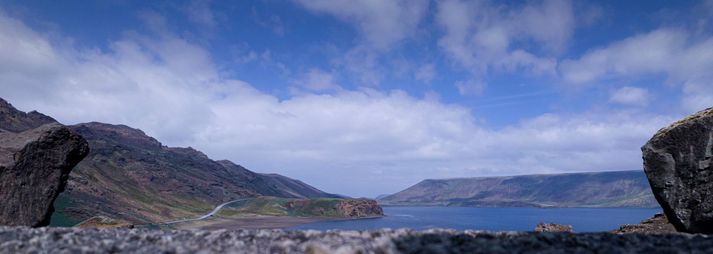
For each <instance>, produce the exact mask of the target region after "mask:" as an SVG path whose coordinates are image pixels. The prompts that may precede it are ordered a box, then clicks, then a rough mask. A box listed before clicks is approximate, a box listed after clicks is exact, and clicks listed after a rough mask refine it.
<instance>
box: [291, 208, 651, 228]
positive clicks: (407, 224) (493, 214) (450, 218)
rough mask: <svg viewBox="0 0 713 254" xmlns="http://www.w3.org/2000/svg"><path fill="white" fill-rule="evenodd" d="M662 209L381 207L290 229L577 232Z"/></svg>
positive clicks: (611, 225)
mask: <svg viewBox="0 0 713 254" xmlns="http://www.w3.org/2000/svg"><path fill="white" fill-rule="evenodd" d="M658 212H661V209H659V208H547V209H543V208H472V207H384V213H385V214H386V216H385V217H383V218H376V219H364V220H344V221H326V222H317V223H312V224H306V225H301V226H297V227H292V228H290V229H300V230H302V229H317V230H329V229H348V230H365V229H379V228H414V229H418V230H424V229H429V228H452V229H459V230H465V229H476V230H493V231H532V230H534V229H535V225H537V223H540V222H554V223H559V224H570V225H572V227H573V228H574V230H575V231H576V232H594V231H608V230H612V229H617V228H619V226H620V225H622V224H634V223H639V222H640V221H641V220H643V219H646V218H650V217H651V216H653V215H654V214H656V213H658Z"/></svg>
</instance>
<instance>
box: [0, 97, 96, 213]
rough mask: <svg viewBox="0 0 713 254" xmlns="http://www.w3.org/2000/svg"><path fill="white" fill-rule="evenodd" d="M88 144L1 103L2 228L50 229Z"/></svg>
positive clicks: (56, 125) (42, 118)
mask: <svg viewBox="0 0 713 254" xmlns="http://www.w3.org/2000/svg"><path fill="white" fill-rule="evenodd" d="M88 152H89V145H88V144H87V141H86V140H84V138H82V137H81V136H79V135H77V134H75V133H74V132H73V131H71V130H70V129H69V128H67V127H64V126H62V125H61V124H59V123H57V122H56V121H54V119H52V118H50V117H47V116H44V115H42V114H40V113H37V112H31V113H29V114H25V113H24V112H20V111H18V110H16V109H15V108H13V107H12V106H11V105H10V104H8V103H7V102H5V101H3V100H2V99H0V200H2V201H1V202H2V205H0V225H12V226H19V225H22V226H32V227H38V226H46V225H48V224H49V221H50V217H51V215H52V212H53V210H54V208H53V205H52V204H53V203H54V201H55V199H56V198H57V196H58V195H59V193H60V192H62V191H63V190H64V187H65V185H66V184H67V179H68V178H69V173H70V172H71V170H72V168H74V166H75V165H77V163H79V162H80V161H81V160H82V159H83V158H84V156H86V155H87V153H88Z"/></svg>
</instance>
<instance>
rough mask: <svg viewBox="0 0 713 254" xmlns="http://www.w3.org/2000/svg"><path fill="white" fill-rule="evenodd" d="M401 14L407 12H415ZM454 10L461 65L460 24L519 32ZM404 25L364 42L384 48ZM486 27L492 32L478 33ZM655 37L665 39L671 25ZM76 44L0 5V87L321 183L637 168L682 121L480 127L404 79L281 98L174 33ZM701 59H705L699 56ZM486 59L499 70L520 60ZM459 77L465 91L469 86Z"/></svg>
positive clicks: (560, 38)
mask: <svg viewBox="0 0 713 254" xmlns="http://www.w3.org/2000/svg"><path fill="white" fill-rule="evenodd" d="M313 3H314V6H311V7H310V8H313V9H315V11H324V12H330V13H331V12H335V13H338V14H340V15H342V14H341V10H339V9H336V7H330V6H331V5H330V3H331V1H330V2H329V3H327V2H313ZM393 4H396V3H395V2H394V3H393ZM443 4H444V5H448V4H453V5H456V6H453V7H447V6H444V7H439V8H443V9H445V8H452V9H453V11H458V10H461V11H472V9H473V8H471V7H468V8H456V7H458V6H457V5H459V4H464V3H461V2H451V1H444V2H443ZM562 4H563V2H559V1H552V2H546V3H545V4H543V5H542V6H539V7H536V8H534V9H530V8H524V9H521V10H516V11H515V14H523V16H524V18H526V17H529V16H534V17H537V16H538V15H545V16H549V14H548V10H550V9H557V8H566V6H565V7H562ZM396 7H398V6H396ZM396 7H394V8H396ZM394 8H391V9H389V10H392V9H394ZM387 9H388V8H387ZM439 10H441V9H439ZM401 11H404V10H401ZM405 11H406V12H407V13H408V14H406V15H407V16H408V15H413V13H414V12H418V11H413V10H405ZM496 13H499V14H498V15H514V14H508V13H501V12H496ZM343 15H346V17H347V18H346V19H348V20H355V22H361V23H364V24H361V23H360V25H359V27H362V26H363V28H360V29H362V30H363V31H362V32H363V33H365V34H369V33H371V32H373V31H372V30H373V29H372V28H371V26H376V25H373V24H369V22H371V21H372V20H371V19H370V17H371V16H369V15H366V14H362V13H361V12H356V13H351V12H350V13H347V14H343ZM483 15H485V14H483ZM409 17H410V16H409ZM457 17H459V16H455V17H453V18H456V20H452V21H446V20H444V21H442V22H444V25H445V26H451V25H452V24H451V23H453V24H456V25H453V26H460V25H464V26H465V27H466V28H465V29H460V28H453V29H450V28H448V29H447V31H448V33H449V34H451V35H452V36H454V37H453V38H450V37H447V38H446V39H444V40H443V41H444V42H442V44H443V45H444V46H443V47H448V48H451V47H452V48H453V50H458V49H459V48H460V50H466V52H471V53H472V54H470V55H468V54H466V58H463V59H456V60H457V61H459V62H461V63H462V64H465V65H468V64H469V63H470V61H473V59H474V58H478V57H480V56H478V55H477V54H475V53H474V52H473V51H471V50H472V49H471V48H470V46H467V47H465V48H461V47H460V46H459V45H460V44H459V43H460V42H461V39H462V38H461V37H459V36H460V35H459V34H460V33H464V36H466V37H467V38H471V39H475V40H476V41H481V42H482V43H484V44H482V45H481V46H484V47H490V46H494V45H495V44H496V43H495V44H491V43H488V42H502V41H500V39H502V40H505V41H509V40H513V39H515V38H514V37H513V36H514V35H513V33H515V31H512V30H511V29H514V28H513V27H514V25H513V24H510V23H506V24H494V25H493V26H492V27H485V28H475V27H474V26H479V25H476V24H472V23H469V22H470V21H468V22H466V23H467V24H460V23H458V22H460V21H459V20H457ZM484 18H485V19H486V20H487V17H484ZM553 18H556V19H557V20H559V19H560V18H563V19H564V20H565V21H567V20H568V19H569V18H568V17H559V16H558V17H553ZM442 19H445V17H442ZM377 21H378V22H379V24H381V23H384V22H386V23H388V22H393V21H390V20H389V19H387V20H377ZM377 21H375V22H377ZM553 22H554V21H553ZM387 27H388V26H387ZM503 29H504V30H503ZM663 33H668V32H663ZM403 36H405V34H397V35H395V36H394V37H393V38H385V39H383V40H382V39H369V40H374V41H371V43H374V45H375V46H377V47H380V46H383V45H387V44H390V43H394V42H395V41H397V40H399V39H401V38H402V37H403ZM480 36H483V38H481V39H479V38H480ZM527 36H528V37H531V38H534V39H536V40H542V41H543V43H545V44H546V45H548V46H547V48H548V49H549V50H552V51H557V50H559V49H560V48H561V47H564V46H565V45H566V43H567V38H568V37H569V34H568V32H565V33H555V34H549V33H544V32H543V33H542V34H540V33H539V32H532V34H528V35H527ZM651 36H654V37H657V36H663V37H665V38H667V37H666V34H662V35H658V34H653V35H651ZM366 37H367V38H369V36H368V35H367V36H366ZM466 37H463V38H466ZM646 38H648V37H647V36H644V37H641V38H634V40H646ZM71 41H72V40H71V38H66V37H65V38H57V37H56V36H53V37H51V36H49V35H47V34H43V33H41V32H38V31H36V30H34V29H32V28H30V27H28V26H27V25H26V24H24V23H23V22H22V21H19V20H17V19H14V18H12V17H9V16H7V15H4V14H1V15H0V45H2V46H1V47H0V84H1V85H0V96H2V97H3V98H5V99H7V100H9V101H10V102H11V103H13V104H15V105H16V106H18V107H19V108H20V109H22V110H26V111H28V110H34V109H36V110H39V111H41V112H43V113H46V114H49V115H52V116H54V117H56V118H57V119H58V120H60V121H61V122H63V123H66V124H74V123H80V122H87V121H101V122H107V123H121V124H127V125H130V126H133V127H137V128H141V129H143V130H144V131H146V132H147V133H148V134H150V135H152V136H155V137H156V138H158V139H159V140H161V141H162V142H164V143H166V144H167V145H173V146H193V147H196V148H198V149H200V150H203V151H205V152H206V153H207V154H208V155H209V156H210V157H212V158H214V159H223V158H226V159H230V160H233V161H234V162H236V163H239V164H242V165H244V166H246V167H248V168H251V169H253V170H256V171H260V172H277V173H282V174H285V175H288V176H291V177H296V178H299V179H302V180H304V181H306V182H308V183H310V184H313V185H315V186H316V187H318V188H321V189H323V190H325V191H329V192H339V193H344V194H347V195H355V196H375V195H377V194H382V193H391V192H394V191H398V190H400V189H403V188H405V187H407V186H409V185H411V184H414V183H416V182H418V181H420V180H422V179H424V178H446V177H464V176H478V175H510V174H525V173H548V172H573V171H600V170H631V169H640V168H641V159H640V153H639V150H638V149H639V145H640V144H643V143H644V142H645V141H646V140H647V139H648V138H649V137H650V136H651V135H652V134H653V133H654V132H655V131H656V130H657V129H658V128H661V127H663V126H665V125H666V124H668V123H669V122H671V121H672V120H673V119H672V118H670V117H664V116H658V115H653V114H648V113H646V112H644V111H640V110H637V109H627V110H624V109H620V110H609V109H607V110H592V111H587V112H584V113H579V114H544V115H540V116H538V117H534V118H531V119H524V120H522V121H521V122H519V123H517V124H512V125H509V126H506V127H503V128H498V129H490V128H485V127H483V126H481V125H479V124H478V122H479V119H475V118H474V117H473V115H472V114H471V111H470V109H468V108H466V107H463V106H459V105H453V104H447V103H443V102H441V101H439V100H436V99H432V98H418V97H414V96H412V95H409V94H407V93H405V92H403V91H400V90H392V91H378V90H374V89H370V88H359V89H355V90H344V89H333V90H332V92H331V93H327V94H322V93H313V92H310V91H323V90H325V89H331V88H334V87H337V86H338V85H337V84H336V81H335V78H334V77H333V76H332V75H331V74H329V73H327V72H324V71H322V70H318V69H312V70H310V71H309V72H307V73H306V74H304V75H302V76H301V77H302V78H296V79H295V80H297V81H296V83H297V84H298V85H300V86H304V87H306V88H307V90H306V91H304V92H301V93H298V94H295V95H293V96H291V97H289V98H286V99H278V98H277V97H276V96H274V95H271V94H269V93H265V92H263V91H260V90H258V89H256V88H255V86H254V85H253V84H249V83H247V82H244V81H241V80H239V79H237V78H235V77H229V76H225V75H224V74H222V73H221V71H220V67H219V66H217V65H216V64H215V62H214V60H213V59H212V57H211V55H210V54H209V53H208V51H207V50H206V49H204V48H203V47H202V46H200V45H197V44H194V43H191V42H189V41H187V40H185V39H184V38H182V37H181V36H179V35H176V34H172V33H169V32H162V33H156V34H142V33H138V32H135V31H127V32H126V33H124V35H123V36H121V38H120V39H118V40H115V41H110V42H108V44H107V45H106V49H98V48H83V47H79V46H76V45H74V44H72V43H71ZM626 43H627V42H623V43H621V44H614V45H613V47H612V49H611V50H616V49H617V48H626ZM679 43H684V44H685V41H684V42H677V40H675V39H672V41H671V42H670V43H669V44H664V46H663V47H670V48H671V50H673V51H680V50H682V49H681V46H680V45H679ZM708 44H709V43H708V42H707V41H706V42H702V43H695V44H692V45H693V47H691V49H689V50H693V51H690V52H688V53H689V54H687V56H688V57H691V58H693V57H694V55H695V53H696V52H695V48H699V47H707V45H708ZM468 45H470V44H468ZM488 45H490V46H488ZM619 45H621V46H619ZM478 47H479V46H478ZM449 52H450V51H449ZM493 52H495V53H497V54H498V56H505V58H506V60H507V61H510V60H512V61H514V62H513V64H516V65H522V64H525V65H531V64H534V65H540V64H539V63H540V61H543V62H545V63H546V62H549V61H550V60H543V59H540V58H539V57H535V56H532V55H531V54H529V53H527V52H520V53H518V51H510V50H505V49H503V50H494V51H493ZM598 52H599V53H598ZM616 53H618V52H609V50H608V49H603V50H602V51H595V52H593V53H591V54H592V56H589V55H587V56H584V57H582V58H581V59H576V60H571V61H570V62H567V63H566V64H565V66H568V67H563V71H564V72H565V73H570V74H571V77H572V78H571V79H572V80H573V82H579V83H583V82H592V81H593V80H596V78H595V77H597V76H598V75H601V73H594V74H587V73H584V74H578V75H574V74H572V73H575V74H576V73H578V72H577V70H578V71H579V73H581V72H583V71H584V70H586V68H583V67H586V66H587V65H588V64H591V63H593V62H598V61H608V59H610V58H613V57H615V56H616V55H617V54H616ZM453 54H454V55H455V54H456V51H453ZM598 55H604V56H606V57H604V59H605V60H599V59H601V57H599V56H598ZM483 57H485V59H491V60H493V59H495V58H496V56H483ZM489 57H492V58H489ZM655 57H656V56H652V58H655ZM471 58H473V59H471ZM508 59H509V60H508ZM527 59H529V60H527ZM696 59H698V60H699V61H702V62H704V63H706V62H707V61H708V60H706V58H705V57H703V56H701V57H699V58H696ZM493 61H495V60H493ZM486 63H487V64H493V65H495V66H504V67H503V68H505V67H507V66H509V65H510V64H511V63H509V62H508V63H501V62H492V63H488V61H486ZM471 64H473V65H474V66H480V64H476V63H471ZM637 64H640V63H639V62H633V63H631V65H627V66H628V67H631V68H629V69H626V68H624V69H626V70H635V71H659V70H671V71H672V73H675V70H676V69H675V68H674V67H672V66H669V65H663V64H662V65H661V66H659V67H657V66H653V67H645V68H644V67H637V66H640V65H637ZM534 65H533V66H534ZM543 66H545V67H532V68H534V69H541V68H543V70H544V69H547V70H549V69H551V68H552V67H551V66H550V64H549V63H547V64H544V65H543ZM663 66H668V67H663ZM634 67H637V68H634ZM481 68H490V67H487V66H485V67H481ZM498 68H499V67H498ZM430 69H431V67H428V66H426V67H424V70H423V71H422V72H423V74H422V75H420V77H419V79H422V80H424V81H428V80H430V79H432V78H433V75H434V74H433V73H432V70H430ZM621 70H622V69H621V68H613V69H610V70H606V72H607V73H610V72H613V73H621V72H622V71H621ZM682 74H684V73H682ZM582 77H584V78H582ZM463 84H464V87H465V88H464V89H469V87H472V86H474V85H472V84H470V83H467V82H464V83H463ZM691 87H696V86H691ZM615 97H617V96H614V97H612V98H613V100H616V101H618V102H622V103H634V102H637V101H638V99H636V98H634V99H631V98H615Z"/></svg>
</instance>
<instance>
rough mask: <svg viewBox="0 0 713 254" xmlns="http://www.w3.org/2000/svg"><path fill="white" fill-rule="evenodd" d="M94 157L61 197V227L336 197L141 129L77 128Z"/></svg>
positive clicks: (160, 218) (82, 166)
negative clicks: (245, 201) (257, 201)
mask: <svg viewBox="0 0 713 254" xmlns="http://www.w3.org/2000/svg"><path fill="white" fill-rule="evenodd" d="M71 128H72V129H73V130H74V131H76V132H77V133H79V134H81V135H82V136H84V137H85V138H86V139H87V140H88V141H89V145H90V147H91V148H92V151H91V153H90V154H89V155H88V156H87V158H86V159H85V160H84V161H82V162H81V163H80V164H79V165H78V166H77V168H76V169H75V170H74V171H73V172H72V174H71V175H70V179H69V184H68V186H67V191H66V192H65V193H64V194H62V195H61V196H60V198H59V200H58V204H57V206H58V214H57V216H56V220H53V224H55V225H72V224H74V223H77V222H79V221H83V220H85V219H88V218H91V217H94V216H100V215H101V216H106V217H109V218H114V219H120V220H125V221H129V222H133V223H144V222H160V221H165V220H170V219H174V218H184V217H191V216H194V215H196V214H201V213H205V212H207V211H209V210H211V209H212V208H213V207H214V206H215V205H217V204H220V203H222V202H227V201H230V200H234V199H238V198H242V197H254V196H261V195H267V196H277V197H286V198H316V197H337V195H333V194H329V193H325V192H322V191H320V190H318V189H316V188H314V187H312V186H309V185H307V184H305V183H302V182H300V181H297V180H294V179H290V178H287V177H284V176H280V175H274V174H259V173H255V172H252V171H250V170H248V169H246V168H244V167H242V166H240V165H236V164H234V163H232V162H230V161H214V160H211V159H210V158H208V156H206V155H205V154H203V153H201V152H200V151H197V150H195V149H193V148H176V147H167V146H164V145H163V144H161V143H160V142H159V141H158V140H156V139H154V138H152V137H150V136H148V135H146V134H145V133H144V132H142V131H141V130H138V129H134V128H131V127H128V126H124V125H110V124H104V123H84V124H78V125H74V126H71Z"/></svg>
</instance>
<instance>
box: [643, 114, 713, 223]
mask: <svg viewBox="0 0 713 254" xmlns="http://www.w3.org/2000/svg"><path fill="white" fill-rule="evenodd" d="M641 150H642V152H643V158H644V170H645V171H646V174H647V175H648V178H649V182H650V183H651V188H652V190H653V193H654V195H655V196H656V199H657V200H658V201H659V203H660V204H661V207H662V208H663V210H664V213H666V216H667V217H668V219H669V220H670V221H671V223H672V224H673V225H674V226H675V227H676V229H677V230H679V231H684V232H692V233H708V234H711V233H713V164H712V163H711V160H713V108H709V109H706V110H703V111H701V112H698V113H696V114H693V115H691V116H689V117H687V118H685V119H683V120H681V121H678V122H675V123H673V124H672V125H671V126H668V127H666V128H663V129H661V130H660V131H658V132H657V133H656V134H655V135H654V136H653V137H652V138H651V140H649V141H648V142H647V143H646V144H645V145H644V146H643V147H642V148H641Z"/></svg>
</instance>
